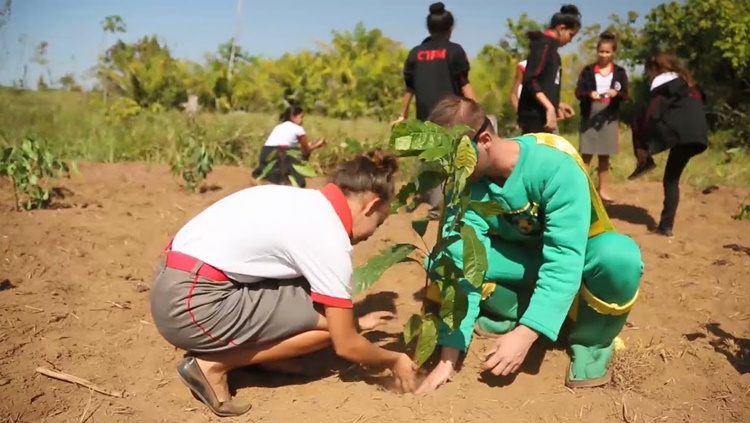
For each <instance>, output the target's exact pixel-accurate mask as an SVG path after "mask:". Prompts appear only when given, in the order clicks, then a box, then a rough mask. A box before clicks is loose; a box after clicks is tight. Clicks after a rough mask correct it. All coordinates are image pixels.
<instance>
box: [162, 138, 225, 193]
mask: <svg viewBox="0 0 750 423" xmlns="http://www.w3.org/2000/svg"><path fill="white" fill-rule="evenodd" d="M199 138H200V139H199ZM180 144H181V145H178V149H177V151H176V153H175V154H174V155H173V157H172V166H171V169H172V173H173V174H174V175H178V176H181V177H182V180H183V181H184V182H185V184H184V187H185V189H186V190H187V191H190V192H195V190H196V188H197V187H198V185H200V184H201V182H203V181H204V180H205V179H206V177H207V176H208V174H209V173H211V172H212V171H213V167H214V158H213V154H211V152H210V150H209V149H208V146H207V145H206V143H205V142H204V141H203V139H202V137H200V136H197V135H196V134H190V135H188V136H187V141H186V142H183V143H180Z"/></svg>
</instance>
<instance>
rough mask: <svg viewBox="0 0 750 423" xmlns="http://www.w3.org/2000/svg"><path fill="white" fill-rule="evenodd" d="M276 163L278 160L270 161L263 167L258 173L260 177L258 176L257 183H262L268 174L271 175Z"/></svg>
mask: <svg viewBox="0 0 750 423" xmlns="http://www.w3.org/2000/svg"><path fill="white" fill-rule="evenodd" d="M277 161H278V160H271V161H269V162H268V163H266V165H265V166H264V167H263V171H262V172H261V173H260V175H258V180H259V181H262V180H263V179H265V178H266V176H268V174H269V173H271V171H272V170H273V167H274V166H275V165H276V162H277Z"/></svg>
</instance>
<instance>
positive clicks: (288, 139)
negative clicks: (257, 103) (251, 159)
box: [263, 120, 305, 148]
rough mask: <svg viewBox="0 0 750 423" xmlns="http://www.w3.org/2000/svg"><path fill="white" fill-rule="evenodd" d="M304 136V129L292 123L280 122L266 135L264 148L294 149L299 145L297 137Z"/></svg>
mask: <svg viewBox="0 0 750 423" xmlns="http://www.w3.org/2000/svg"><path fill="white" fill-rule="evenodd" d="M303 135H305V129H304V128H303V127H301V126H300V125H297V124H296V123H294V122H292V121H289V120H287V121H285V122H281V123H280V124H278V125H276V126H275V127H274V128H273V130H272V131H271V133H270V134H269V135H268V138H267V139H266V142H265V143H264V144H263V145H264V146H265V147H279V146H282V147H284V146H285V147H290V148H292V147H296V146H297V145H298V144H299V137H301V136H303Z"/></svg>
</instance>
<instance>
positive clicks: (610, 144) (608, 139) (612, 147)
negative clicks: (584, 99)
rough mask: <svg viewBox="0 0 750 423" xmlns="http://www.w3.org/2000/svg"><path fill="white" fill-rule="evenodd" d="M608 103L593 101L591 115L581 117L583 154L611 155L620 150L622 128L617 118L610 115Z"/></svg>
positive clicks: (580, 149)
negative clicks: (607, 110)
mask: <svg viewBox="0 0 750 423" xmlns="http://www.w3.org/2000/svg"><path fill="white" fill-rule="evenodd" d="M607 105H608V104H607V103H603V102H601V101H594V102H592V103H591V115H590V116H589V117H587V118H582V119H581V130H580V135H581V138H580V146H579V151H580V153H581V154H591V155H595V156H611V155H614V154H617V152H618V150H619V145H618V144H619V141H620V129H619V127H618V123H617V119H613V118H611V117H609V116H608V113H607V112H606V109H607Z"/></svg>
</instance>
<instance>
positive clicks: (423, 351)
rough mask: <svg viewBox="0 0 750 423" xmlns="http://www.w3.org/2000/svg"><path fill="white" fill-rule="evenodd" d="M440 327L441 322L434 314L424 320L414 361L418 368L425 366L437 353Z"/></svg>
mask: <svg viewBox="0 0 750 423" xmlns="http://www.w3.org/2000/svg"><path fill="white" fill-rule="evenodd" d="M439 325H440V321H439V320H438V318H437V317H436V316H434V315H432V314H429V315H427V316H426V317H425V318H424V320H422V325H421V327H420V331H419V338H417V349H416V352H415V355H414V361H416V363H417V365H418V366H421V365H423V364H424V363H425V362H426V361H427V360H428V359H429V358H430V356H431V355H432V353H433V352H434V351H435V347H437V341H438V327H439Z"/></svg>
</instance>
